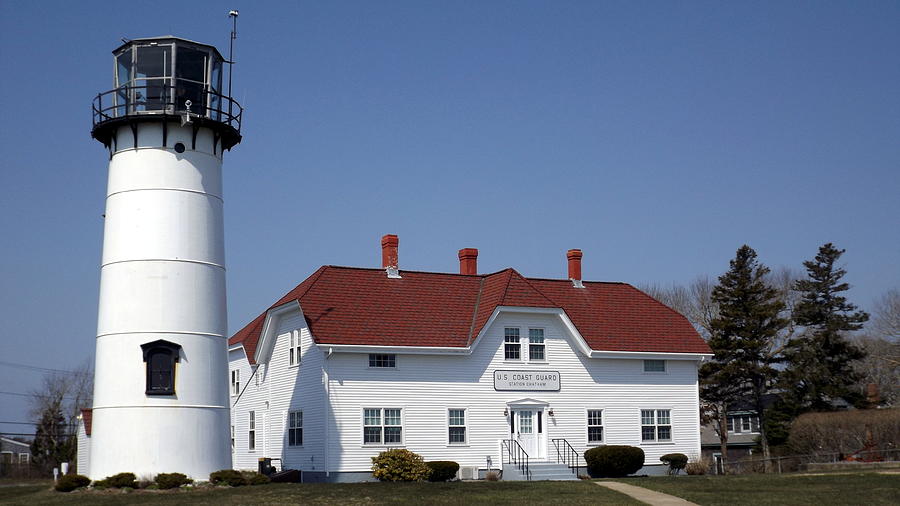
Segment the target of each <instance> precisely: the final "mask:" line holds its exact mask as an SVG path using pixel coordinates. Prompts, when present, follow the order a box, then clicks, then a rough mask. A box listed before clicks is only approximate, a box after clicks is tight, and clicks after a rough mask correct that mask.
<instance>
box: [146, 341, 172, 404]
mask: <svg viewBox="0 0 900 506" xmlns="http://www.w3.org/2000/svg"><path fill="white" fill-rule="evenodd" d="M141 349H142V350H143V351H144V362H145V363H146V367H147V389H146V392H145V393H146V394H147V395H175V363H176V362H178V361H179V355H180V354H181V345H179V344H175V343H172V342H169V341H165V340H162V339H160V340H159V341H153V342H152V343H145V344H142V345H141Z"/></svg>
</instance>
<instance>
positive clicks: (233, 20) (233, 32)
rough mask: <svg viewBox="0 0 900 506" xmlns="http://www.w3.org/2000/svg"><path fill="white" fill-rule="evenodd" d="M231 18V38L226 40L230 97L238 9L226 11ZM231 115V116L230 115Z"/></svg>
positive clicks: (229, 108)
mask: <svg viewBox="0 0 900 506" xmlns="http://www.w3.org/2000/svg"><path fill="white" fill-rule="evenodd" d="M228 16H229V17H230V18H231V40H229V41H228V97H229V98H230V97H231V75H232V74H233V73H234V39H236V38H237V18H238V11H236V10H231V11H229V12H228ZM228 115H229V116H231V101H229V102H228ZM231 117H233V116H231Z"/></svg>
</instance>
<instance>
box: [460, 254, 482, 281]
mask: <svg viewBox="0 0 900 506" xmlns="http://www.w3.org/2000/svg"><path fill="white" fill-rule="evenodd" d="M459 273H460V274H468V275H470V276H475V275H476V274H478V250H477V249H475V248H463V249H461V250H459Z"/></svg>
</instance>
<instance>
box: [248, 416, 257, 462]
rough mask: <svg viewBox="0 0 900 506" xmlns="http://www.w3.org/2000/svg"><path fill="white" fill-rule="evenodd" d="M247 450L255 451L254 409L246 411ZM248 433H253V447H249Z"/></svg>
mask: <svg viewBox="0 0 900 506" xmlns="http://www.w3.org/2000/svg"><path fill="white" fill-rule="evenodd" d="M247 413H248V414H247V452H248V453H256V446H257V445H256V443H257V441H256V432H257V431H256V411H252V410H251V411H248V412H247ZM250 434H253V448H250Z"/></svg>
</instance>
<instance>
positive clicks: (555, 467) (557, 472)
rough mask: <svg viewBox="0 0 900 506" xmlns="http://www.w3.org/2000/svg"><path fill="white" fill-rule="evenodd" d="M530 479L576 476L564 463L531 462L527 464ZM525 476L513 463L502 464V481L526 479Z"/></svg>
mask: <svg viewBox="0 0 900 506" xmlns="http://www.w3.org/2000/svg"><path fill="white" fill-rule="evenodd" d="M528 469H529V471H530V472H531V481H577V480H578V476H575V473H573V472H572V469H571V468H569V467H568V466H567V465H565V464H557V463H555V462H532V463H530V464H529V465H528ZM526 480H527V478H526V476H525V475H524V474H523V473H522V471H521V470H520V469H519V468H518V467H517V466H516V465H514V464H503V481H526Z"/></svg>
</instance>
